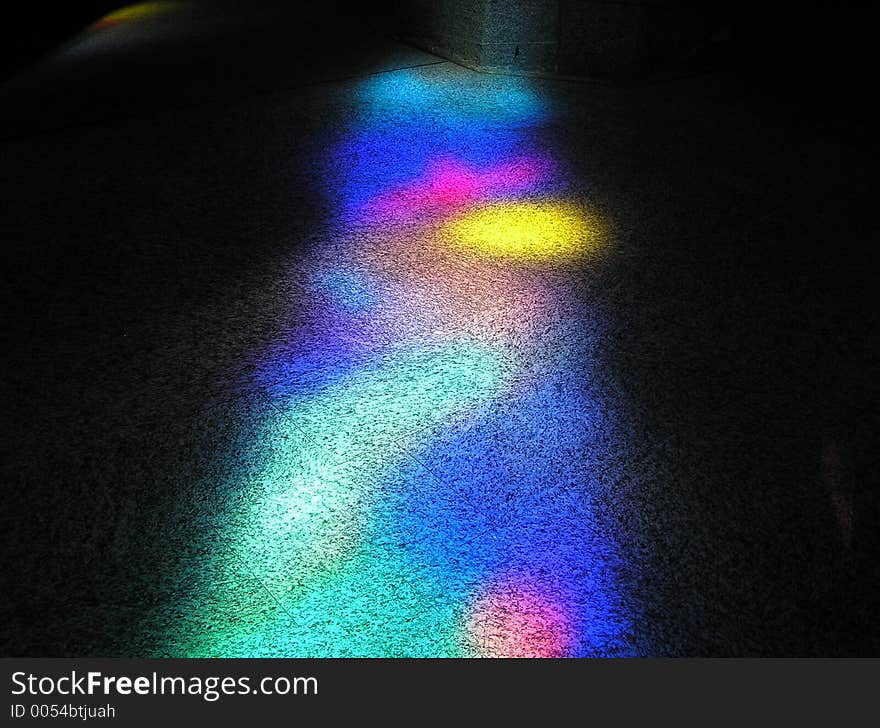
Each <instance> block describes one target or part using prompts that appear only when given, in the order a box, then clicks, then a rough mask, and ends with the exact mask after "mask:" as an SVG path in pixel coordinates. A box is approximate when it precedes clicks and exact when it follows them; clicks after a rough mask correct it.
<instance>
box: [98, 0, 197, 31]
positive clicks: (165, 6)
mask: <svg viewBox="0 0 880 728" xmlns="http://www.w3.org/2000/svg"><path fill="white" fill-rule="evenodd" d="M180 6H181V3H179V2H173V1H170V0H166V1H164V2H163V1H161V0H160V1H159V2H147V3H135V4H134V5H127V6H125V7H123V8H119V9H118V10H114V11H113V12H111V13H107V15H105V16H104V17H102V18H100V19H99V20H96V21H95V22H94V23H92V24H91V25H90V26H89V30H101V29H103V28H109V27H111V26H114V25H121V24H123V23H132V22H136V21H138V20H143V19H144V18H154V17H157V16H160V15H165V14H167V13H170V12H172V11H174V10H176V9H178V8H179V7H180Z"/></svg>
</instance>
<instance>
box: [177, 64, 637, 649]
mask: <svg viewBox="0 0 880 728" xmlns="http://www.w3.org/2000/svg"><path fill="white" fill-rule="evenodd" d="M336 93H338V95H339V96H340V97H341V98H343V99H345V103H346V104H348V106H347V107H346V108H349V107H351V106H353V107H354V108H355V110H356V112H355V114H354V116H353V118H351V119H350V120H349V122H348V128H347V129H346V132H345V135H344V138H336V139H335V141H334V142H333V143H331V144H326V145H322V146H321V149H322V154H323V155H324V156H323V157H321V158H320V160H319V162H320V163H319V165H318V167H319V168H320V169H322V170H323V177H324V189H323V191H324V194H325V196H326V199H327V200H328V201H330V202H331V203H332V204H331V205H330V208H331V212H330V218H332V219H328V220H327V221H325V222H326V226H325V228H324V232H325V234H324V235H323V236H322V237H321V238H320V242H318V243H315V244H314V245H312V246H311V247H310V248H309V249H308V250H306V251H305V253H300V254H299V257H298V258H297V259H296V260H294V261H292V262H291V265H290V266H289V268H286V269H285V271H286V272H284V273H283V274H279V275H283V276H289V278H285V279H284V280H281V281H279V282H278V284H277V286H276V287H277V290H279V291H284V292H285V297H284V298H283V300H279V307H278V310H277V311H275V312H273V313H274V314H275V315H276V316H277V320H278V321H279V322H280V323H279V325H278V329H277V335H276V337H275V341H274V343H273V344H272V346H270V347H268V349H267V350H266V351H263V352H259V353H257V354H256V355H255V358H254V361H253V362H252V363H253V367H252V369H253V372H254V374H253V378H252V380H250V381H251V383H252V384H253V386H255V387H256V389H257V394H258V401H262V402H264V405H263V406H262V407H257V408H256V409H255V411H254V414H253V418H254V420H255V421H256V420H259V421H260V422H261V423H262V424H261V425H260V427H254V432H253V435H252V437H251V441H250V442H249V444H248V445H247V446H246V447H244V448H241V449H237V450H235V452H233V453H231V455H230V460H231V465H230V467H229V473H230V474H229V475H228V478H227V481H228V482H226V483H221V484H216V483H215V484H213V486H212V487H213V488H214V489H215V490H216V492H218V493H222V494H223V495H222V497H219V500H218V505H217V506H216V507H215V508H214V513H213V515H212V516H211V517H210V518H208V519H207V522H206V524H205V529H204V533H205V535H204V536H201V537H200V538H202V539H203V541H204V543H202V542H199V544H201V545H198V544H197V546H196V547H195V549H194V550H195V552H196V553H202V554H209V555H210V556H209V558H208V563H207V564H206V566H205V568H204V573H203V575H202V577H201V581H200V579H199V578H195V579H192V573H191V571H190V572H186V573H187V576H186V578H187V579H189V581H188V582H187V583H188V584H190V590H189V591H186V590H183V591H182V592H181V596H180V603H179V604H178V605H177V606H176V610H177V613H179V614H181V615H186V617H185V619H182V620H181V622H182V624H181V626H180V627H179V629H178V630H176V631H175V635H176V637H175V640H176V641H174V643H173V644H170V643H169V645H166V647H165V652H164V653H163V654H183V655H187V656H236V657H246V656H263V655H285V656H292V657H296V656H302V657H322V656H362V657H379V656H391V657H405V656H416V657H437V656H440V657H445V656H450V657H454V656H459V657H461V656H464V657H481V656H484V657H568V656H583V655H601V654H626V653H627V649H628V648H627V643H626V640H625V638H624V637H623V635H625V634H626V633H627V630H628V629H629V627H630V624H631V618H630V615H629V612H628V609H627V606H626V596H625V594H623V593H621V590H620V586H619V582H618V580H617V575H618V574H619V573H620V572H621V570H622V562H623V557H622V555H621V551H620V547H619V546H620V545H619V541H618V537H617V535H616V534H615V532H614V530H613V528H611V527H609V525H608V524H606V523H604V522H603V519H602V516H601V513H600V512H599V511H597V509H596V507H595V505H596V503H598V502H600V501H601V500H602V499H603V498H605V497H607V492H606V490H607V488H609V487H611V486H609V483H613V482H614V478H615V477H617V476H618V475H619V473H617V474H616V471H615V470H614V468H615V467H617V468H619V467H620V466H619V465H615V463H618V462H619V460H618V459H616V458H615V453H616V450H615V448H619V446H620V444H621V435H620V433H619V432H618V431H617V428H616V426H615V422H614V419H613V417H612V416H611V415H610V414H609V410H608V408H607V407H606V406H605V405H604V403H603V401H602V394H601V390H600V389H599V388H597V387H596V386H594V385H593V384H592V382H593V381H595V380H599V379H600V378H599V377H594V376H592V372H591V367H593V366H594V359H593V358H592V352H594V351H595V350H596V349H597V337H598V336H600V333H601V323H600V322H599V321H598V320H597V317H596V316H595V315H594V312H593V311H592V310H591V309H590V308H589V307H588V306H587V305H586V304H585V303H584V302H583V299H582V297H581V296H580V295H579V292H578V291H579V289H578V281H579V278H578V276H575V275H572V266H577V265H578V264H579V263H580V262H581V261H583V260H585V259H587V258H589V257H590V256H598V255H601V254H602V252H603V250H604V246H605V245H606V244H607V240H608V227H607V225H606V224H605V223H604V222H603V221H602V220H600V219H599V217H598V216H597V215H596V214H594V213H593V212H591V209H590V206H589V201H588V200H584V199H575V198H574V197H573V196H572V195H571V194H570V193H568V192H567V190H566V180H565V164H564V163H563V162H562V161H560V160H559V159H558V158H557V157H555V156H554V155H553V154H552V153H551V152H550V151H549V150H551V149H552V148H553V145H552V144H551V143H550V142H551V141H552V126H548V125H547V122H548V121H549V120H551V119H552V113H553V112H552V109H549V108H547V106H546V104H544V102H543V101H542V99H541V97H540V95H539V94H537V93H536V92H535V91H534V90H533V89H532V88H531V87H530V86H529V85H528V83H527V82H525V81H524V80H522V79H513V78H503V77H493V76H480V75H478V74H472V73H470V72H467V71H464V70H462V69H457V68H455V67H453V66H451V65H440V66H437V67H434V66H432V67H427V68H422V69H407V70H403V71H397V72H393V73H386V74H380V75H378V76H374V77H370V78H367V79H364V80H361V81H358V82H352V83H347V84H345V85H342V86H340V88H339V89H338V90H337V92H336ZM530 263H540V265H531V264H530ZM290 278H292V279H295V280H291V279H290ZM612 451H613V452H612ZM600 468H601V471H600ZM197 540H198V539H197ZM205 544H209V545H205ZM219 575H225V576H219ZM217 580H221V581H222V584H223V588H220V587H219V586H218V584H217ZM206 595H208V596H206Z"/></svg>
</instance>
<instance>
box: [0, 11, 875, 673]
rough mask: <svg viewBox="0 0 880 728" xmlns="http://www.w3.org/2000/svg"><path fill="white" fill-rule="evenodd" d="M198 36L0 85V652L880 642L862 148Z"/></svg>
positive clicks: (730, 83) (844, 134)
mask: <svg viewBox="0 0 880 728" xmlns="http://www.w3.org/2000/svg"><path fill="white" fill-rule="evenodd" d="M187 17H190V16H187ZM195 17H196V19H198V18H199V17H200V16H198V15H196V16H195ZM191 20H192V18H191V17H190V20H188V21H186V22H184V21H183V20H181V21H180V22H177V23H171V22H170V21H169V20H168V18H167V17H164V16H163V18H158V17H157V18H146V19H139V20H137V21H133V22H131V23H127V24H116V25H112V26H109V27H104V28H101V29H96V30H93V31H92V32H91V33H89V34H87V35H84V36H82V37H81V38H80V39H79V40H77V41H76V42H73V43H71V44H69V45H68V46H67V47H66V49H65V51H64V52H63V53H62V54H61V55H59V56H58V57H56V58H54V59H49V60H48V61H47V62H46V63H45V64H44V65H43V66H42V67H40V68H37V69H35V70H33V71H32V72H31V73H30V75H26V76H22V77H20V78H18V79H17V80H15V82H14V83H11V84H9V85H7V87H6V88H5V89H2V90H0V104H2V107H3V108H4V109H5V110H8V113H7V112H4V118H2V119H0V137H2V139H3V141H2V142H0V158H2V160H3V161H2V179H3V188H4V189H3V197H2V207H0V230H2V238H3V251H4V253H3V255H4V264H3V268H4V277H5V283H4V287H3V294H4V320H5V323H4V329H5V333H6V337H5V338H6V345H5V347H4V348H5V352H6V355H5V357H4V371H3V385H4V434H3V438H2V443H3V449H4V453H3V470H2V482H3V495H4V497H3V507H2V508H0V532H2V534H3V544H4V545H3V566H2V570H0V580H2V584H0V617H2V619H0V624H2V631H0V654H3V655H6V656H12V655H33V656H313V657H322V656H490V657H492V656H683V655H701V656H745V655H760V656H780V655H805V656H810V655H858V654H871V655H876V654H877V652H878V646H880V642H878V626H877V625H878V621H877V619H876V614H877V611H876V610H877V607H878V603H877V593H878V592H877V589H876V587H877V583H876V582H877V577H876V568H875V562H874V559H873V556H874V552H875V549H876V546H877V527H878V518H877V494H876V469H875V466H876V462H875V456H876V452H877V451H878V449H877V442H876V405H877V391H878V387H877V374H878V368H877V356H876V341H877V334H878V331H877V323H876V317H874V316H873V315H872V310H873V309H872V304H873V298H874V296H873V294H872V291H873V289H874V287H875V283H876V277H875V272H876V271H875V256H874V255H873V253H871V254H869V253H868V252H867V250H868V247H869V246H868V241H869V239H870V232H869V231H870V230H871V227H870V226H869V224H868V223H869V215H868V214H867V213H866V206H865V202H864V200H863V194H862V190H863V189H867V188H868V179H867V175H866V174H864V172H862V171H861V166H860V164H859V162H858V157H859V154H860V147H859V143H860V140H861V136H860V135H861V134H863V133H864V132H865V129H866V127H864V126H859V124H860V123H862V122H859V120H858V119H857V118H856V119H854V120H852V121H849V120H847V121H846V123H844V122H843V121H842V120H841V118H840V117H839V116H837V115H835V114H834V113H832V111H829V108H827V107H825V108H822V109H818V110H817V111H816V113H815V114H813V115H812V116H809V117H808V116H805V115H803V114H802V113H800V112H799V111H793V109H797V108H799V107H798V105H797V103H795V102H797V101H798V100H799V99H800V98H801V96H799V95H798V94H801V93H803V94H804V96H808V95H809V94H808V91H807V86H806V85H805V86H804V88H797V87H791V86H789V87H788V88H787V91H786V93H787V94H788V95H789V96H788V97H785V96H784V95H783V96H782V97H781V96H780V93H779V88H778V87H776V86H774V85H773V84H772V83H763V84H762V83H758V82H753V80H751V79H749V78H748V77H747V76H737V77H733V76H730V75H725V74H720V73H719V74H716V75H712V76H704V77H700V78H692V79H686V80H678V81H668V82H665V83H662V84H653V85H650V86H644V87H633V88H627V89H614V88H607V87H604V88H597V87H592V86H589V85H580V84H572V83H564V82H550V81H539V80H527V79H523V78H507V77H501V76H486V75H480V74H478V73H475V72H472V71H469V70H467V69H464V68H461V67H459V66H456V65H454V64H452V63H449V62H444V61H442V59H439V58H436V57H433V56H429V55H427V54H425V53H422V52H420V51H416V50H413V49H411V48H408V47H406V46H403V45H400V44H397V43H394V42H391V41H386V40H381V39H379V40H376V38H378V36H375V35H371V34H367V33H364V32H360V29H359V33H358V35H357V36H356V37H355V38H342V39H340V38H339V37H338V36H336V35H327V36H323V35H321V30H320V28H318V29H317V30H315V31H314V32H313V33H311V35H313V36H314V39H315V40H313V42H312V45H311V46H307V47H306V46H303V47H299V46H297V47H291V45H290V43H289V42H288V41H287V40H286V38H287V37H288V36H286V35H285V33H283V32H278V31H277V28H275V26H262V25H258V24H252V23H251V24H241V23H231V22H230V23H224V22H215V23H213V24H206V23H204V22H196V23H195V24H192V23H191ZM221 20H222V19H221ZM303 22H305V21H303ZM188 23H189V24H188ZM209 29H210V30H209ZM306 45H307V44H306ZM220 51H222V52H223V55H222V56H220V55H218V52H220ZM307 51H308V52H307ZM220 57H222V59H223V60H222V61H217V60H212V59H216V58H220ZM838 102H839V103H842V102H841V101H839V100H838ZM865 123H866V122H865Z"/></svg>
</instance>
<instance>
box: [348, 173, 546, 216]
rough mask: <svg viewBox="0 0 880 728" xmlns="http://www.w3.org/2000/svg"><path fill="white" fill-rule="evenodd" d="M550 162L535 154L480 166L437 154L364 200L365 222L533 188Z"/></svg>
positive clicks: (428, 212)
mask: <svg viewBox="0 0 880 728" xmlns="http://www.w3.org/2000/svg"><path fill="white" fill-rule="evenodd" d="M551 169H552V165H551V163H550V161H549V160H548V159H546V158H542V157H538V156H530V157H521V158H514V159H510V160H507V161H504V162H501V163H498V164H493V165H491V166H488V167H487V168H484V169H479V168H473V167H471V166H469V165H467V164H465V163H463V162H462V161H460V160H459V159H457V158H441V159H439V160H436V161H434V162H432V163H430V164H429V165H428V168H427V170H426V171H425V174H424V175H423V176H422V177H421V178H420V179H418V180H415V181H414V182H411V183H409V184H405V185H400V186H398V187H395V188H393V189H391V190H390V191H389V192H387V193H385V194H382V195H380V196H379V197H378V198H376V199H375V200H373V201H371V202H370V203H368V204H367V206H366V210H365V218H366V221H367V222H391V223H394V222H403V221H409V220H418V219H421V218H424V217H425V216H433V215H438V214H446V213H449V212H450V211H455V210H457V209H460V208H461V207H463V206H465V205H468V204H472V203H474V202H476V201H479V200H486V199H491V198H494V197H498V196H503V195H511V194H514V193H521V192H523V191H527V190H528V191H533V190H535V189H536V187H537V186H538V184H539V183H540V182H543V181H545V180H546V179H547V178H548V177H549V174H550V171H551Z"/></svg>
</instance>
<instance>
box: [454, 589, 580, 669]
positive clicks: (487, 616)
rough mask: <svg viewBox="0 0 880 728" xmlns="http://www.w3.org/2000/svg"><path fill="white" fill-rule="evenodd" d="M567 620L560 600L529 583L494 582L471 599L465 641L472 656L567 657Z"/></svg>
mask: <svg viewBox="0 0 880 728" xmlns="http://www.w3.org/2000/svg"><path fill="white" fill-rule="evenodd" d="M569 622H570V620H569V618H568V616H567V615H566V610H565V609H563V608H562V606H561V605H560V604H558V603H557V602H556V601H555V600H554V599H553V598H552V597H551V596H550V595H548V594H545V593H543V592H542V591H541V590H539V589H537V588H536V587H534V586H532V585H530V584H527V583H513V584H507V585H502V586H495V587H494V588H492V589H490V590H489V591H488V592H486V593H484V594H482V595H481V596H480V597H478V598H477V599H476V600H475V603H474V605H473V607H472V609H471V612H470V614H469V615H468V618H467V631H466V641H467V643H468V645H469V647H470V649H471V650H472V651H473V653H474V656H476V657H568V656H569V655H570V653H571V651H572V647H573V643H574V635H573V633H572V629H571V626H570V623H569Z"/></svg>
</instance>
